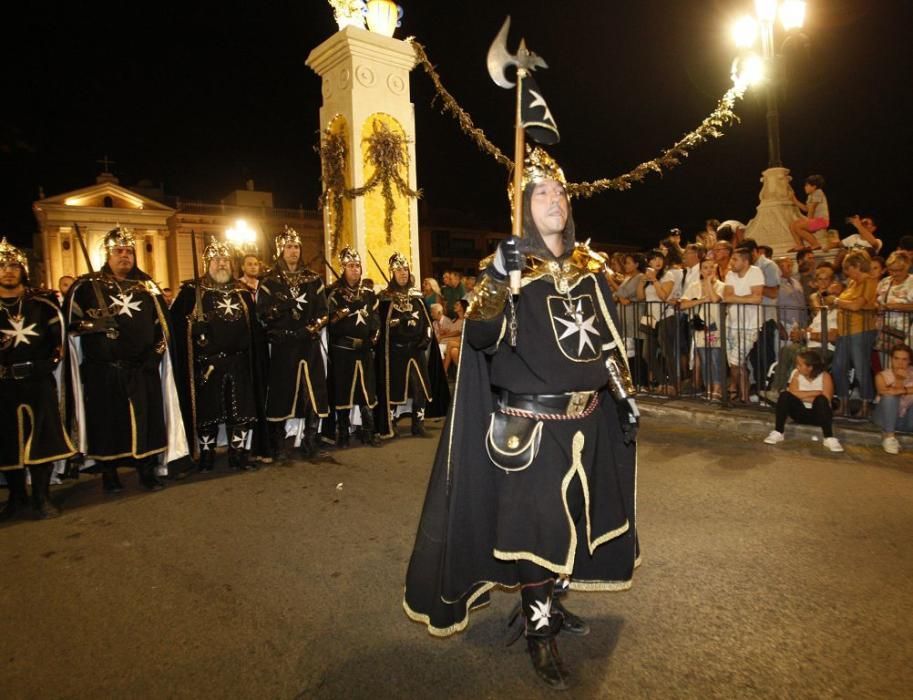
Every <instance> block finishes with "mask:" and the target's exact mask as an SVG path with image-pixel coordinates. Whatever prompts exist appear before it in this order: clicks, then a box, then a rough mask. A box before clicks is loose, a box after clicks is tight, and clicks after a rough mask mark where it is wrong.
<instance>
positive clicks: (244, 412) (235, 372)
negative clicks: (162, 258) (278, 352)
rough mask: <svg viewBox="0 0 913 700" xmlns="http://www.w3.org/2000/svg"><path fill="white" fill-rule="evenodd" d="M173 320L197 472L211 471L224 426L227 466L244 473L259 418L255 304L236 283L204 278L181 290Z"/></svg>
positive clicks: (186, 418)
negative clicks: (196, 451) (256, 378)
mask: <svg viewBox="0 0 913 700" xmlns="http://www.w3.org/2000/svg"><path fill="white" fill-rule="evenodd" d="M197 285H200V293H199V304H200V309H199V314H197V312H196V305H197ZM171 315H172V319H173V323H174V327H175V337H176V339H177V343H176V344H177V345H178V347H179V348H180V350H179V352H180V354H181V358H180V360H179V361H178V362H177V363H176V364H177V365H178V367H179V370H180V372H179V376H180V378H181V385H182V386H183V387H185V389H184V391H182V392H181V398H182V404H183V406H184V407H185V410H184V414H185V426H186V430H187V431H188V434H192V433H193V432H195V433H196V439H197V449H198V451H199V464H200V468H201V469H203V470H204V471H208V470H210V469H212V467H213V459H214V450H215V447H216V441H217V438H218V434H219V426H220V425H224V426H225V430H226V435H227V438H228V448H229V453H228V459H229V465H230V466H231V467H232V468H235V469H246V468H248V467H249V465H248V460H247V455H248V445H249V437H250V431H251V430H252V429H253V426H254V423H255V422H256V420H257V414H258V410H257V399H258V391H257V387H256V384H255V382H254V371H255V367H256V363H255V353H256V350H257V342H256V334H257V333H259V332H260V329H259V328H258V327H257V325H258V324H257V319H256V309H255V308H254V301H253V298H252V297H251V294H250V292H249V291H248V290H247V289H246V288H245V287H243V286H242V285H240V284H239V283H237V282H236V281H235V280H231V281H229V282H226V283H224V284H220V283H217V282H215V281H214V280H213V279H212V278H211V277H210V276H209V275H208V274H207V275H204V276H203V277H202V278H201V279H200V280H198V281H196V282H185V283H184V284H183V285H182V287H181V290H180V292H179V293H178V295H177V298H175V300H174V303H173V304H172V306H171Z"/></svg>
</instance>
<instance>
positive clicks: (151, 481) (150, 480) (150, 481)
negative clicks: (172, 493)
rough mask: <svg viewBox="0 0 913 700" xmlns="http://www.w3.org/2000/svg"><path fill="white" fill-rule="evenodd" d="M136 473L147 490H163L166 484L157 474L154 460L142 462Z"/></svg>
mask: <svg viewBox="0 0 913 700" xmlns="http://www.w3.org/2000/svg"><path fill="white" fill-rule="evenodd" d="M136 473H137V476H138V477H139V483H140V485H141V486H142V487H143V488H144V489H146V490H147V491H161V490H162V489H163V488H165V484H163V483H162V481H161V479H159V478H158V477H157V476H156V475H155V462H154V461H152V460H149V461H148V462H146V463H145V464H141V465H140V466H138V467H137V469H136Z"/></svg>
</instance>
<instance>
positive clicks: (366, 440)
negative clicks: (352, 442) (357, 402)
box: [359, 406, 380, 447]
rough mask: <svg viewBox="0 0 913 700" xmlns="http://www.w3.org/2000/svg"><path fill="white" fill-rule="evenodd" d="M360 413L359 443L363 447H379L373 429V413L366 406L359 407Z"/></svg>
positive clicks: (377, 438)
mask: <svg viewBox="0 0 913 700" xmlns="http://www.w3.org/2000/svg"><path fill="white" fill-rule="evenodd" d="M359 412H360V413H361V442H362V444H363V445H370V446H371V447H380V437H379V436H378V435H377V431H376V430H375V429H374V411H372V410H371V409H370V408H368V407H367V406H359Z"/></svg>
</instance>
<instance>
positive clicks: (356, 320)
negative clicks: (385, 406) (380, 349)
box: [327, 281, 380, 409]
mask: <svg viewBox="0 0 913 700" xmlns="http://www.w3.org/2000/svg"><path fill="white" fill-rule="evenodd" d="M327 307H328V313H329V318H330V322H329V343H330V348H329V350H330V376H331V378H332V382H333V397H334V399H333V404H334V407H335V408H338V409H346V408H352V406H354V405H359V406H368V407H369V408H374V406H376V405H377V391H376V382H375V372H374V344H375V343H376V342H377V338H378V334H379V332H380V317H379V316H378V311H377V310H378V300H377V296H376V295H375V294H374V290H373V289H371V288H369V287H366V286H364V285H362V284H359V285H358V286H357V287H350V286H348V285H347V284H346V283H345V282H343V281H339V282H337V283H336V284H334V285H333V286H332V287H331V288H330V291H329V293H328V294H327Z"/></svg>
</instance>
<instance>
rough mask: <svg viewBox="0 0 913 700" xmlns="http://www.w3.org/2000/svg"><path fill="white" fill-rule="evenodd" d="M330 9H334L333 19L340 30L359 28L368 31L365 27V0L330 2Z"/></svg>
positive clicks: (335, 0) (337, 0) (331, 0)
mask: <svg viewBox="0 0 913 700" xmlns="http://www.w3.org/2000/svg"><path fill="white" fill-rule="evenodd" d="M329 2H330V7H332V8H333V17H334V18H335V19H336V24H337V26H338V27H339V28H340V29H345V28H346V27H359V28H360V29H367V26H366V25H365V8H366V5H365V2H364V0H329Z"/></svg>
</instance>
